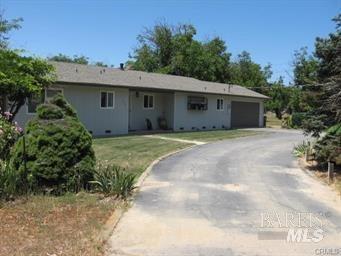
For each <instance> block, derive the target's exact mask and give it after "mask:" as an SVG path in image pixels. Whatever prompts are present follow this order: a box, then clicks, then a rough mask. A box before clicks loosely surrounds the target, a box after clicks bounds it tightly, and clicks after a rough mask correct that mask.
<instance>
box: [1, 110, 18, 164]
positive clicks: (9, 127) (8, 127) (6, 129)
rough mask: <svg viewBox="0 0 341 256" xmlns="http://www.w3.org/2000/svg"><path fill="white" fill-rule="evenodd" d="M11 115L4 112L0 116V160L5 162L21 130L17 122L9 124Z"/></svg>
mask: <svg viewBox="0 0 341 256" xmlns="http://www.w3.org/2000/svg"><path fill="white" fill-rule="evenodd" d="M11 117H12V114H11V113H9V112H4V113H3V114H0V160H6V159H7V158H8V156H9V152H10V150H11V148H12V146H13V145H14V143H15V142H16V141H17V139H18V138H19V136H20V135H21V134H22V132H23V130H22V128H21V127H19V126H18V124H17V122H10V121H9V120H10V118H11Z"/></svg>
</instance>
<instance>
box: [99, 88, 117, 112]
mask: <svg viewBox="0 0 341 256" xmlns="http://www.w3.org/2000/svg"><path fill="white" fill-rule="evenodd" d="M114 106H115V92H112V91H108V92H101V108H114Z"/></svg>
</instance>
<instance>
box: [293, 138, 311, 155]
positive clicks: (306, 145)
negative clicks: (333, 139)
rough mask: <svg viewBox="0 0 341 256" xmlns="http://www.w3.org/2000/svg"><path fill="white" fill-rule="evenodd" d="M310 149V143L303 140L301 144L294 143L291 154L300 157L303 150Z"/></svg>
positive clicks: (303, 152)
mask: <svg viewBox="0 0 341 256" xmlns="http://www.w3.org/2000/svg"><path fill="white" fill-rule="evenodd" d="M309 149H310V143H309V141H307V142H306V141H303V142H302V143H301V144H298V145H295V146H294V150H293V154H294V156H296V157H302V156H304V154H305V152H306V151H307V150H309Z"/></svg>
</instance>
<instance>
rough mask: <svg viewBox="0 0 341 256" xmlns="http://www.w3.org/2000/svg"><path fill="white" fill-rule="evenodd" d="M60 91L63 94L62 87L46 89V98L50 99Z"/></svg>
mask: <svg viewBox="0 0 341 256" xmlns="http://www.w3.org/2000/svg"><path fill="white" fill-rule="evenodd" d="M58 93H60V94H63V90H62V89H55V88H49V89H46V90H45V100H46V101H50V100H51V99H52V98H53V97H54V96H56V95H57V94H58Z"/></svg>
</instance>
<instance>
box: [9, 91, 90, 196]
mask: <svg viewBox="0 0 341 256" xmlns="http://www.w3.org/2000/svg"><path fill="white" fill-rule="evenodd" d="M54 102H58V105H57V104H54ZM70 108H71V107H70V105H69V104H68V103H67V102H66V101H65V99H64V98H63V96H61V95H57V96H55V98H53V99H52V100H51V102H50V104H43V105H41V106H39V107H38V108H37V116H36V118H34V119H33V120H31V121H30V122H29V123H28V125H27V127H26V132H25V135H24V137H21V138H20V139H19V140H18V142H17V143H16V144H15V146H14V148H13V150H12V155H11V161H10V163H11V167H12V168H13V169H14V170H17V172H18V173H19V175H20V176H21V177H23V180H24V181H25V182H26V186H27V187H29V188H30V190H32V191H36V192H48V193H51V194H56V195H59V194H62V193H64V192H67V191H68V192H78V191H80V190H81V189H87V186H88V182H89V181H90V180H92V179H93V171H94V168H95V155H94V151H93V149H92V137H91V135H90V134H89V132H88V131H87V130H86V129H85V127H84V126H83V124H82V123H81V122H80V121H79V119H78V118H77V116H75V111H74V110H71V109H70Z"/></svg>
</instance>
